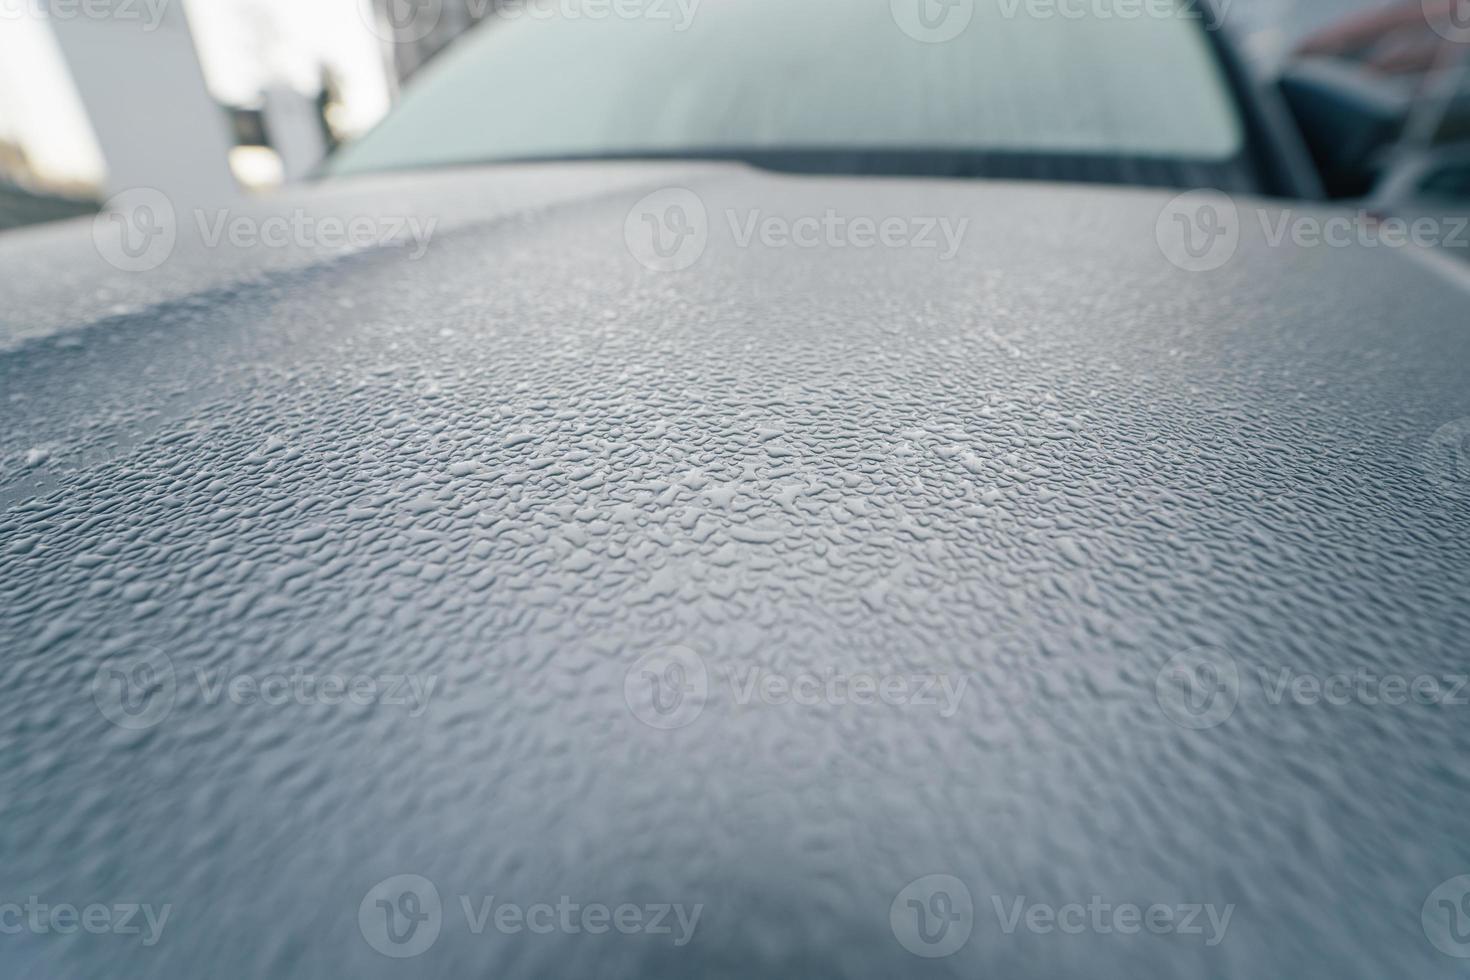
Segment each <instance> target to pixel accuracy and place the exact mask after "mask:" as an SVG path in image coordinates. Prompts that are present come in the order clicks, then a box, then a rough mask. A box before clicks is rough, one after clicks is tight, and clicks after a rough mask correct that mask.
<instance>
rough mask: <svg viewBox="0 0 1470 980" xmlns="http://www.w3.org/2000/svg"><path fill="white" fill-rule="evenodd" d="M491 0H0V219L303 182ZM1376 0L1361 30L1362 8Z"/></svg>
mask: <svg viewBox="0 0 1470 980" xmlns="http://www.w3.org/2000/svg"><path fill="white" fill-rule="evenodd" d="M708 2H715V0H708ZM1427 2H1435V0H1427ZM390 4H393V5H395V6H393V7H390V6H389V5H390ZM424 4H432V5H433V8H434V9H433V18H432V23H433V29H432V30H431V31H429V32H428V34H427V36H423V37H420V36H418V35H419V34H420V33H422V31H420V30H419V29H418V25H419V24H420V23H423V22H424V21H423V20H422V18H417V19H416V18H414V17H412V16H405V13H407V14H412V13H414V11H412V10H407V11H406V10H405V9H404V8H407V7H414V6H422V5H424ZM495 4H496V0H0V228H6V227H16V226H19V225H23V224H28V223H33V222H38V221H44V220H51V219H55V218H60V217H67V216H71V215H75V214H84V213H88V212H91V211H94V210H96V208H97V207H98V205H99V203H100V202H101V201H103V200H105V199H106V198H107V197H109V196H110V195H111V194H114V193H117V192H119V191H121V190H124V189H127V188H131V187H138V186H147V187H155V188H159V189H161V190H163V191H165V192H166V193H168V194H169V195H170V196H171V197H174V198H175V199H184V200H189V199H196V200H200V201H203V200H211V201H217V200H220V199H222V198H224V197H228V196H230V195H236V194H250V193H260V192H264V191H268V190H270V189H271V188H274V187H277V186H280V185H281V184H283V183H288V182H292V181H298V180H303V179H306V178H308V177H309V176H310V174H311V173H312V171H313V168H314V167H315V166H316V165H317V164H318V163H319V162H320V161H321V159H322V158H323V157H324V155H325V154H327V153H329V152H330V151H331V149H332V147H333V146H335V145H337V144H338V143H341V142H343V141H347V140H351V139H353V138H354V137H356V136H358V135H359V134H361V133H362V132H364V131H365V130H366V129H368V128H369V127H371V126H372V125H373V124H374V123H375V122H376V121H377V120H378V119H379V118H380V117H381V116H382V115H383V114H384V113H385V112H387V111H388V109H389V108H390V107H391V106H392V104H393V102H394V100H395V99H396V98H397V95H398V93H399V91H400V90H401V88H402V86H403V85H405V84H406V83H408V82H409V80H410V79H411V78H412V77H413V75H414V74H415V73H416V72H418V71H420V70H422V69H423V67H424V65H425V64H427V63H428V62H429V61H431V60H432V59H433V58H434V57H435V55H436V54H438V53H439V52H440V51H442V50H443V49H444V48H445V47H446V46H447V45H449V44H450V43H452V42H453V41H454V39H455V38H456V37H457V36H459V35H460V34H461V33H462V32H464V31H465V30H466V29H468V28H470V27H472V26H474V25H475V24H476V23H477V22H478V21H481V20H484V19H486V18H489V17H493V16H494V13H495ZM1217 6H1219V7H1220V8H1221V9H1222V10H1223V11H1224V15H1225V22H1226V25H1227V28H1228V29H1229V30H1231V31H1232V32H1233V33H1234V34H1235V36H1236V38H1237V40H1238V41H1239V42H1240V43H1241V45H1242V47H1243V49H1244V50H1245V51H1246V53H1247V55H1248V57H1249V58H1250V59H1251V60H1253V61H1255V62H1256V63H1257V64H1258V65H1259V66H1261V67H1262V68H1263V69H1265V70H1266V71H1268V72H1269V71H1270V70H1272V67H1273V66H1274V65H1275V64H1278V63H1280V62H1281V61H1282V60H1283V59H1286V58H1288V57H1289V56H1290V55H1291V54H1292V52H1293V51H1294V50H1296V49H1298V48H1299V47H1301V46H1302V45H1303V44H1305V45H1307V46H1308V47H1309V48H1311V47H1313V46H1316V48H1317V49H1318V53H1325V54H1329V55H1332V56H1340V57H1343V58H1348V59H1356V60H1358V61H1360V62H1364V63H1368V64H1370V65H1371V66H1372V68H1373V70H1376V71H1380V72H1382V73H1384V74H1386V75H1393V76H1400V77H1403V78H1407V79H1408V80H1409V81H1408V82H1406V84H1410V85H1413V84H1416V82H1415V81H1414V79H1415V78H1420V77H1422V76H1423V75H1424V73H1425V72H1427V71H1428V69H1429V67H1431V66H1430V65H1429V64H1428V59H1429V55H1425V54H1422V52H1421V54H1416V53H1415V52H1416V50H1419V49H1421V48H1423V49H1424V50H1433V49H1435V44H1434V43H1433V42H1435V41H1438V40H1440V39H1438V38H1435V37H1434V36H1433V35H1432V33H1431V32H1429V31H1428V30H1427V29H1426V28H1425V21H1424V17H1423V13H1422V7H1421V3H1420V0H1410V2H1409V3H1408V4H1403V3H1398V4H1385V3H1383V2H1381V0H1217ZM1395 10H1397V11H1399V12H1400V13H1401V14H1403V15H1405V16H1401V17H1399V18H1398V19H1395V14H1394V11H1395ZM99 11H101V13H100V14H99ZM1379 11H1384V12H1385V13H1383V14H1382V17H1383V19H1382V20H1381V22H1374V21H1372V20H1371V19H1370V21H1368V22H1367V23H1368V24H1369V26H1368V27H1367V28H1366V31H1367V35H1366V40H1365V35H1364V30H1365V29H1364V28H1363V27H1362V26H1361V25H1362V24H1364V23H1365V22H1364V20H1363V19H1362V15H1363V14H1364V13H1365V12H1367V13H1369V14H1372V15H1376V14H1378V12H1379ZM1355 17H1356V18H1357V20H1356V21H1355V23H1356V24H1357V25H1359V26H1358V27H1356V28H1354V29H1352V30H1350V31H1349V32H1348V34H1347V35H1342V34H1341V32H1340V30H1338V28H1339V27H1340V25H1341V24H1342V23H1343V22H1344V20H1345V19H1346V20H1348V21H1349V22H1354V21H1353V19H1354V18H1355ZM396 23H406V24H408V25H409V28H408V30H407V31H405V30H404V29H399V28H395V27H394V24H396ZM1335 31H1336V33H1335ZM1440 47H1442V45H1440ZM547 70H548V71H555V70H556V66H554V65H548V66H547Z"/></svg>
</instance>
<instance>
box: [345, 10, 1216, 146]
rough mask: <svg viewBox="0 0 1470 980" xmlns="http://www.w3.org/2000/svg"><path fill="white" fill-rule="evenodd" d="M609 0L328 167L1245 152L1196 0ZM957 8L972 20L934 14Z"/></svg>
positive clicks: (544, 23) (500, 32)
mask: <svg viewBox="0 0 1470 980" xmlns="http://www.w3.org/2000/svg"><path fill="white" fill-rule="evenodd" d="M598 6H599V9H601V10H603V12H604V14H606V15H605V16H602V17H594V16H591V15H590V14H591V11H592V5H591V4H587V5H586V8H587V9H586V10H585V11H581V10H579V8H578V7H577V5H571V6H568V5H567V4H565V3H540V2H538V0H531V5H530V6H524V5H521V6H512V7H509V8H506V9H505V10H503V11H502V12H500V13H498V14H495V15H493V16H492V17H491V18H490V19H489V21H487V23H486V24H485V25H484V26H483V27H481V28H480V29H479V30H478V31H477V32H475V33H474V34H472V35H470V36H469V37H468V38H466V39H465V40H464V41H462V42H461V43H460V44H458V45H456V46H455V47H454V48H453V49H451V50H450V51H449V52H448V53H447V54H446V55H445V57H444V58H443V59H441V61H440V62H439V63H438V64H436V65H435V66H433V68H432V69H430V70H429V71H427V72H426V73H425V74H424V75H423V77H421V78H419V79H416V81H415V84H414V85H413V86H411V87H410V89H409V93H408V95H407V96H406V98H405V99H404V100H403V102H402V104H401V105H400V106H399V108H398V109H397V110H396V111H395V112H394V113H392V114H391V115H390V116H389V117H388V118H387V120H385V121H384V122H383V123H382V125H380V126H379V127H378V128H377V129H376V130H374V131H373V132H371V133H369V134H368V135H367V136H366V137H364V138H363V139H362V140H361V141H360V142H358V143H357V144H355V145H352V146H349V147H347V148H346V149H345V150H344V151H343V152H342V153H341V154H340V155H339V156H338V157H337V159H336V160H335V161H334V162H333V164H332V165H331V166H330V167H329V171H330V172H332V173H336V174H352V173H361V172H367V171H376V170H398V169H406V168H413V167H424V166H437V165H448V164H466V163H479V162H486V161H500V160H522V159H557V158H577V157H614V156H640V155H647V156H670V155H703V154H706V153H708V154H709V155H730V154H737V155H738V154H739V153H740V152H741V151H754V152H759V151H797V150H808V151H818V152H820V151H852V150H862V151H876V152H879V153H882V152H885V151H912V150H915V149H918V148H922V149H924V150H926V151H940V152H943V151H958V152H960V153H978V154H1034V155H1046V156H1051V157H1063V158H1065V157H1072V156H1076V157H1085V158H1089V159H1094V160H1096V159H1097V158H1105V159H1112V160H1118V161H1124V160H1163V161H1180V162H1190V163H1203V164H1208V163H1223V162H1226V161H1232V160H1235V159H1236V158H1238V157H1239V156H1240V155H1241V154H1242V143H1243V136H1242V126H1241V122H1240V118H1239V115H1238V112H1237V106H1236V105H1235V103H1234V100H1233V98H1232V95H1231V91H1230V89H1229V86H1228V85H1227V83H1226V80H1225V78H1224V76H1223V73H1222V71H1221V69H1220V66H1219V64H1218V61H1217V59H1216V57H1215V55H1214V52H1213V51H1212V50H1211V46H1210V44H1209V42H1208V40H1207V38H1206V34H1205V31H1204V29H1203V27H1202V24H1201V22H1200V20H1199V16H1200V15H1199V13H1198V10H1197V7H1196V5H1195V4H1192V3H1191V4H1188V5H1186V6H1183V7H1180V8H1177V9H1174V10H1173V13H1172V14H1171V15H1163V16H1161V15H1160V14H1159V11H1160V10H1161V8H1160V7H1159V5H1158V4H1143V5H1140V7H1141V9H1143V10H1144V11H1153V14H1152V15H1151V16H1134V17H1122V16H1105V14H1106V11H1104V9H1103V8H1102V7H1099V6H1097V5H1090V7H1089V5H1077V9H1076V10H1072V11H1068V12H1066V15H1065V16H1063V11H1064V10H1065V8H1066V5H1065V4H1058V5H1055V6H1054V7H1052V8H1049V9H1051V10H1052V11H1053V13H1054V14H1055V16H1041V14H1040V12H1039V10H1031V9H1029V8H1030V7H1035V6H1036V5H1035V4H1031V5H1027V4H1025V3H1021V2H1020V0H979V2H978V3H976V4H974V6H973V12H972V13H971V9H972V8H971V7H970V5H969V4H967V3H961V4H956V5H955V6H954V7H953V8H950V7H946V6H944V5H943V4H942V3H939V2H937V0H665V2H659V3H649V2H635V3H631V4H625V3H607V4H600V5H598ZM1123 6H1126V5H1123ZM1123 6H1120V7H1119V9H1120V10H1122V9H1123ZM1087 9H1092V12H1091V13H1087V12H1086V10H1087ZM617 10H623V11H624V15H623V16H618V15H616V13H615V12H616V11H617ZM947 11H948V12H950V13H953V14H954V15H955V16H958V17H960V18H961V19H963V20H964V23H963V24H959V23H958V22H956V21H955V20H954V19H953V18H951V21H950V22H949V23H944V22H943V21H942V20H935V19H934V16H933V15H935V14H936V12H937V13H940V14H943V13H945V12H947ZM569 12H571V13H578V12H580V15H579V16H568V13H569ZM629 13H638V14H639V16H629V15H628V14H629ZM656 14H662V16H656ZM926 14H927V15H929V16H927V17H926V16H925V15H926ZM963 15H968V16H967V17H965V16H963ZM936 25H937V26H936ZM957 26H958V27H961V28H962V29H960V30H959V31H958V33H956V34H955V36H953V37H949V36H948V35H949V34H950V33H953V32H954V31H955V28H956V27H957Z"/></svg>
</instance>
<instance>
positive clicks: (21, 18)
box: [0, 0, 389, 184]
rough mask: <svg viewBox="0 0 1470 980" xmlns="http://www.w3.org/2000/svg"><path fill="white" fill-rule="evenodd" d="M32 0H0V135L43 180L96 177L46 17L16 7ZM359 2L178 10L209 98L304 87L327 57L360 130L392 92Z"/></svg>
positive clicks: (308, 0) (88, 139)
mask: <svg viewBox="0 0 1470 980" xmlns="http://www.w3.org/2000/svg"><path fill="white" fill-rule="evenodd" d="M29 2H33V0H0V138H4V139H10V140H14V141H18V142H20V143H21V144H22V145H23V146H24V148H25V150H26V153H27V155H28V157H29V158H30V160H31V163H32V165H33V166H34V167H35V169H36V170H37V171H39V172H40V173H41V174H42V175H43V176H44V177H45V178H46V179H47V180H48V181H53V182H58V183H83V184H97V183H100V181H101V178H102V176H103V174H104V172H105V169H104V168H105V164H104V162H103V160H102V157H101V154H100V152H99V151H98V149H97V146H96V141H95V139H94V138H93V136H92V132H91V127H90V125H89V124H88V122H87V117H86V112H85V111H84V110H83V108H82V106H81V102H80V99H79V98H78V96H77V94H76V90H75V88H74V86H73V85H72V83H71V78H70V75H69V74H68V72H67V69H66V66H65V62H64V60H63V59H62V56H61V53H60V51H59V50H58V48H57V46H56V41H55V37H54V35H53V34H52V31H51V26H50V25H49V24H47V23H46V22H45V21H44V20H41V19H39V18H37V17H35V16H31V15H29V14H26V13H24V12H23V11H24V9H25V8H24V7H23V4H26V3H29ZM167 2H180V0H167ZM366 3H368V0H187V2H186V3H185V10H186V12H187V14H188V16H189V23H190V26H191V29H192V31H193V33H194V42H195V47H196V49H197V50H198V52H199V57H200V63H201V66H202V67H203V69H204V75H205V78H206V80H207V82H208V84H209V87H210V90H211V92H212V94H213V95H214V96H215V98H217V99H219V100H220V101H222V102H226V103H236V104H238V103H249V102H251V101H252V100H253V99H254V98H255V96H256V95H257V94H258V93H259V91H260V90H261V88H262V87H263V86H264V85H265V84H266V83H268V82H270V81H273V80H284V81H287V82H290V83H292V84H295V85H296V86H297V87H299V88H301V89H302V91H306V92H310V91H313V90H314V89H315V87H316V83H317V79H318V74H319V72H318V66H319V65H320V64H322V63H327V64H330V65H332V67H333V68H334V70H335V71H336V73H337V75H338V77H339V79H340V81H341V84H342V87H343V97H344V102H345V103H346V109H347V112H346V118H345V120H344V121H345V123H346V124H347V126H348V128H349V129H351V130H362V129H365V128H367V127H368V126H370V125H372V123H373V122H375V121H376V120H377V119H378V118H379V117H380V116H381V115H382V114H383V112H385V111H386V110H387V108H388V98H389V97H388V87H387V82H386V79H385V75H384V70H383V63H382V60H381V51H380V49H379V47H378V43H377V41H376V40H375V39H374V37H373V35H372V34H371V33H370V32H369V31H368V29H367V26H366V23H365V22H364V20H363V19H362V16H361V10H362V5H364V4H366ZM18 12H19V13H18ZM5 14H8V16H5Z"/></svg>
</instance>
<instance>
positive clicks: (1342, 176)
mask: <svg viewBox="0 0 1470 980" xmlns="http://www.w3.org/2000/svg"><path fill="white" fill-rule="evenodd" d="M1277 87H1278V88H1279V89H1280V91H1281V95H1282V97H1283V98H1284V99H1285V100H1286V105H1287V107H1288V108H1289V109H1290V110H1291V114H1292V116H1293V117H1294V118H1295V119H1296V123H1297V127H1298V128H1299V129H1300V130H1301V133H1302V138H1303V140H1304V141H1305V142H1306V144H1307V150H1308V152H1310V153H1311V155H1312V159H1313V161H1314V162H1315V163H1316V165H1317V171H1318V173H1319V174H1321V177H1322V183H1323V185H1324V187H1325V188H1326V190H1327V193H1328V195H1329V196H1330V197H1362V196H1364V195H1366V194H1367V193H1368V192H1369V191H1371V190H1372V189H1373V184H1374V181H1375V179H1376V178H1377V174H1378V167H1379V165H1380V157H1381V155H1382V152H1383V151H1384V150H1385V149H1387V148H1388V147H1389V146H1391V145H1392V144H1393V143H1394V141H1395V140H1397V139H1398V137H1399V135H1400V133H1401V132H1402V130H1403V127H1404V123H1405V121H1406V120H1407V119H1408V115H1409V105H1410V101H1411V99H1410V97H1409V96H1408V95H1406V94H1404V93H1401V92H1399V91H1398V90H1396V89H1395V88H1394V87H1393V86H1392V85H1390V84H1388V83H1386V82H1383V81H1381V80H1379V79H1376V78H1374V77H1372V76H1370V75H1368V74H1367V73H1365V72H1364V71H1362V70H1361V69H1359V68H1356V67H1354V66H1352V65H1348V64H1344V63H1342V62H1340V61H1335V60H1332V59H1328V58H1309V59H1305V60H1302V61H1297V62H1295V63H1293V64H1290V65H1288V66H1287V67H1286V69H1285V70H1284V71H1283V72H1282V74H1281V77H1280V79H1279V80H1278V82H1277Z"/></svg>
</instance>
